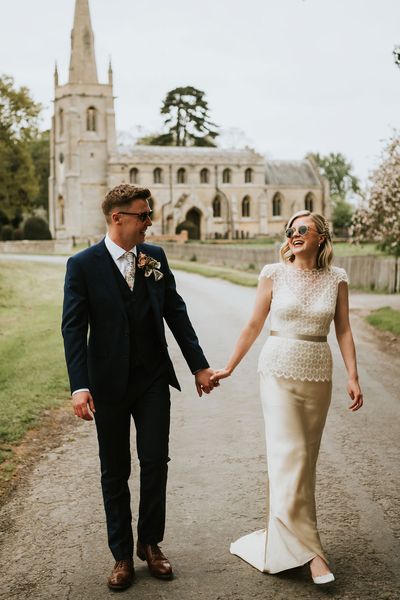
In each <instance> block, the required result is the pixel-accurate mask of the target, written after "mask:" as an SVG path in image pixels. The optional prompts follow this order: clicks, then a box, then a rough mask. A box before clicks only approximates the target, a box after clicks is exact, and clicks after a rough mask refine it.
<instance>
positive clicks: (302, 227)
mask: <svg viewBox="0 0 400 600" xmlns="http://www.w3.org/2000/svg"><path fill="white" fill-rule="evenodd" d="M296 231H297V233H298V234H299V235H303V236H304V235H307V233H308V232H309V231H316V232H317V233H318V231H317V230H316V229H313V227H309V226H308V225H300V227H299V228H298V229H296V227H288V228H287V229H286V231H285V234H286V237H287V238H289V239H290V238H292V237H293V236H294V234H295V233H296Z"/></svg>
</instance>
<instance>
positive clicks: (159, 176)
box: [153, 167, 162, 183]
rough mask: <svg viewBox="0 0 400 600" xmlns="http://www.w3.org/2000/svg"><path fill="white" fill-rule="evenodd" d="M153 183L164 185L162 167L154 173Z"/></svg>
mask: <svg viewBox="0 0 400 600" xmlns="http://www.w3.org/2000/svg"><path fill="white" fill-rule="evenodd" d="M153 183H162V169H160V167H157V168H156V169H154V171H153Z"/></svg>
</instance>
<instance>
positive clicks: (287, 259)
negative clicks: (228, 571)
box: [212, 211, 363, 584]
mask: <svg viewBox="0 0 400 600" xmlns="http://www.w3.org/2000/svg"><path fill="white" fill-rule="evenodd" d="M280 253H281V259H282V262H280V263H276V264H271V265H266V266H265V267H264V268H263V269H262V271H261V273H260V277H259V285H258V289H257V296H256V302H255V307H254V311H253V314H252V317H251V319H250V321H249V323H248V324H247V325H246V327H245V328H244V329H243V331H242V333H241V334H240V336H239V339H238V341H237V343H236V346H235V349H234V352H233V354H232V356H231V358H230V360H229V362H228V364H227V366H226V368H225V369H223V370H220V371H217V372H216V373H215V374H214V376H213V378H212V379H214V381H215V383H216V384H218V382H219V380H220V379H223V378H225V377H229V376H230V375H231V374H232V372H233V371H234V369H235V368H236V367H237V365H238V364H239V362H240V361H241V360H242V358H243V357H244V356H245V354H246V353H247V352H248V350H249V349H250V347H251V346H252V344H253V343H254V341H255V340H256V338H257V337H258V335H259V334H260V332H261V330H262V328H263V325H264V322H265V320H266V318H267V316H268V314H269V313H270V315H271V331H270V336H269V337H268V339H267V341H266V343H265V345H264V347H263V349H262V352H261V355H260V359H259V365H258V371H259V372H260V392H261V402H262V408H263V413H264V420H265V436H266V445H267V465H268V479H269V490H270V492H269V495H270V502H269V506H270V512H269V522H268V528H267V530H260V531H256V532H254V533H250V534H248V535H245V536H244V537H242V538H240V539H238V540H237V541H236V542H234V543H233V544H231V552H232V554H235V555H237V556H239V557H240V558H242V559H244V560H245V561H247V562H248V563H250V564H251V565H253V566H254V567H256V568H257V569H259V570H260V571H263V572H268V573H278V572H280V571H284V570H285V569H292V568H294V567H298V566H300V565H304V564H306V563H309V564H310V570H311V576H312V578H313V581H314V583H316V584H322V583H328V582H331V581H334V579H335V578H334V576H333V574H332V573H331V571H330V568H329V566H328V559H327V557H326V555H325V553H324V551H323V549H322V546H321V541H320V538H319V534H318V530H317V520H316V508H315V497H314V496H315V470H316V463H317V458H318V452H319V447H320V442H321V437H322V433H323V429H324V425H325V420H326V416H327V413H328V409H329V404H330V401H331V392H332V356H331V352H330V348H329V345H328V343H327V334H328V332H329V327H330V324H331V321H332V319H333V320H334V322H335V330H336V337H337V340H338V344H339V347H340V350H341V353H342V356H343V360H344V363H345V366H346V369H347V373H348V382H347V391H348V393H349V396H350V398H351V404H350V406H349V409H350V410H351V411H356V410H358V409H359V408H360V407H361V406H362V404H363V397H362V393H361V389H360V385H359V382H358V374H357V362H356V354H355V348H354V342H353V336H352V333H351V328H350V323H349V309H348V289H347V282H348V279H347V275H346V272H345V271H344V269H341V268H338V267H333V266H330V264H331V261H332V255H333V250H332V243H331V239H330V233H329V226H328V222H327V221H326V219H325V218H324V217H323V216H321V215H319V214H316V213H310V212H309V211H300V212H298V213H296V214H294V215H293V216H292V217H291V219H290V220H289V222H288V224H287V228H286V241H285V243H284V244H283V245H282V247H281V252H280Z"/></svg>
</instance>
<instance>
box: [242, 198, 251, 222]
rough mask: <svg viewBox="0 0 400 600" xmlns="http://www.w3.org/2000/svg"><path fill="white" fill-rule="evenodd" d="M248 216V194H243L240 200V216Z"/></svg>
mask: <svg viewBox="0 0 400 600" xmlns="http://www.w3.org/2000/svg"><path fill="white" fill-rule="evenodd" d="M249 216H250V196H245V197H244V198H243V200H242V217H249Z"/></svg>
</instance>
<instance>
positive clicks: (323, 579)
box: [312, 573, 335, 585]
mask: <svg viewBox="0 0 400 600" xmlns="http://www.w3.org/2000/svg"><path fill="white" fill-rule="evenodd" d="M312 580H313V582H314V583H316V584H317V585H321V584H323V583H330V582H331V581H335V576H334V574H333V573H327V574H326V575H319V576H318V577H313V578H312Z"/></svg>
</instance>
